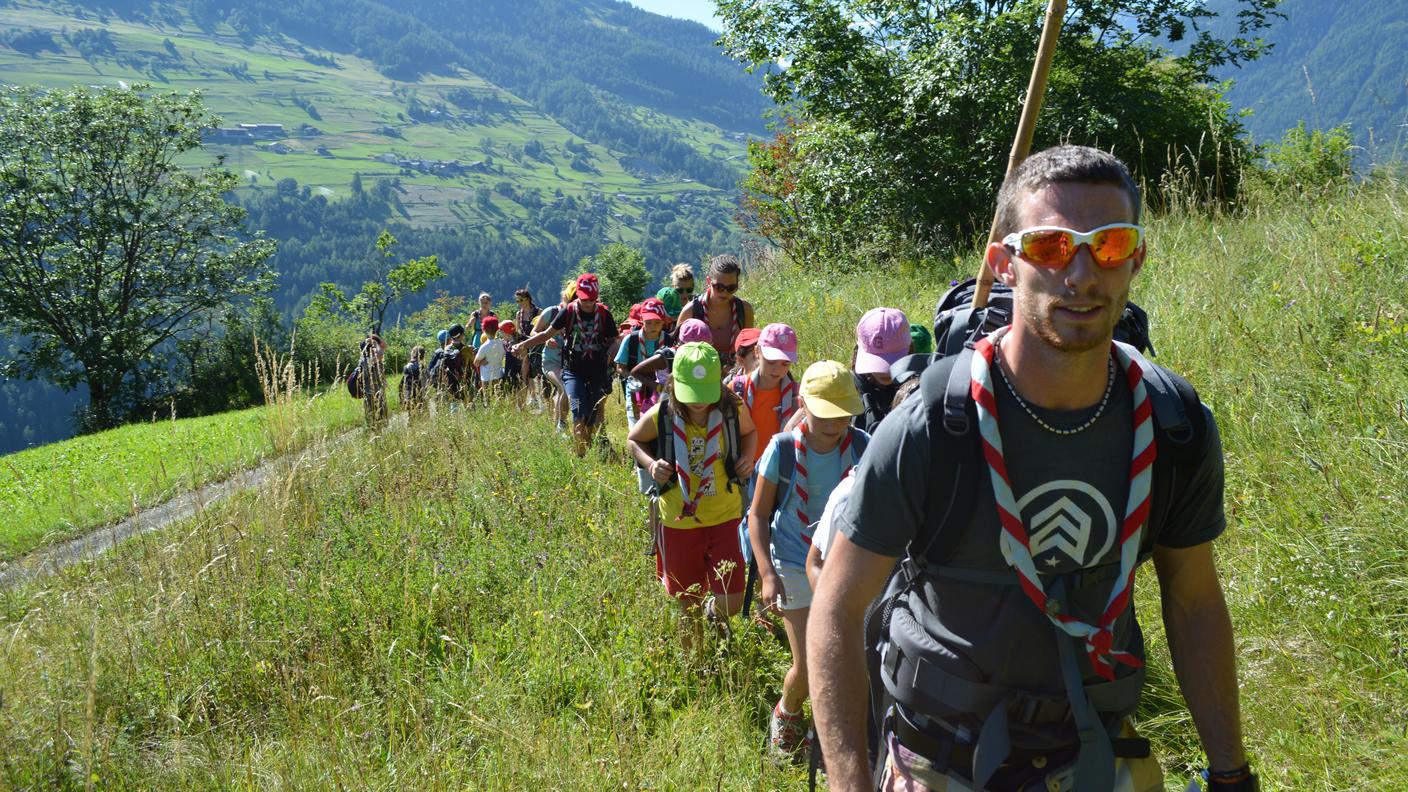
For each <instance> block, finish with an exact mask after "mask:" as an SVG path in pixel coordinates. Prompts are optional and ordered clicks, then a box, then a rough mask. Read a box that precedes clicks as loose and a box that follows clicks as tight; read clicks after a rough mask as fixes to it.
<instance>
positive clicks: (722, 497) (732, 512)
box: [643, 404, 743, 528]
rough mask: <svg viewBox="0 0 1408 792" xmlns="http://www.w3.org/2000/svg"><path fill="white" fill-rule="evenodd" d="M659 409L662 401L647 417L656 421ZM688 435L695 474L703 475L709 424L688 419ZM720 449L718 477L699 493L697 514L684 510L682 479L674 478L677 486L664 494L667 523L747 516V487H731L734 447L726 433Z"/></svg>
mask: <svg viewBox="0 0 1408 792" xmlns="http://www.w3.org/2000/svg"><path fill="white" fill-rule="evenodd" d="M659 412H660V405H659V404H656V405H655V406H654V407H651V408H650V409H649V410H647V411H646V413H645V416H643V417H645V418H648V419H649V420H651V421H654V420H656V416H657V415H658V413H659ZM667 428H668V427H667ZM724 434H727V433H724ZM684 435H685V437H686V438H687V439H688V440H689V469H690V470H692V471H693V472H694V475H695V476H699V475H700V474H702V473H703V472H704V470H703V468H702V467H701V466H702V465H703V464H704V447H705V444H706V443H705V441H706V440H707V437H708V428H707V427H704V426H696V425H694V424H693V423H690V422H689V421H685V423H684ZM670 442H674V441H673V440H671V441H670ZM719 451H720V453H719V458H718V459H717V460H715V462H714V478H713V480H712V481H711V482H709V486H708V487H706V488H705V490H704V493H703V494H702V495H700V496H699V506H698V508H697V509H696V510H695V512H694V516H693V517H685V516H683V515H682V514H681V512H683V511H684V494H683V493H682V492H681V491H680V485H679V481H677V480H676V481H674V483H673V486H671V487H670V489H669V490H667V491H666V492H665V494H664V495H662V496H661V497H660V519H661V521H663V522H664V523H665V525H668V526H669V527H671V528H703V527H705V526H708V525H721V524H723V523H726V522H731V521H733V520H737V519H739V518H741V517H742V516H743V488H742V487H741V486H738V485H734V486H733V487H732V488H730V487H729V483H728V470H727V469H726V468H725V467H724V462H723V461H724V458H725V457H726V456H727V455H729V454H732V453H733V450H732V449H730V448H728V443H727V441H726V440H725V439H724V435H720V437H719Z"/></svg>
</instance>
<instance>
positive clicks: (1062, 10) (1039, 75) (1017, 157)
mask: <svg viewBox="0 0 1408 792" xmlns="http://www.w3.org/2000/svg"><path fill="white" fill-rule="evenodd" d="M1065 16H1066V0H1050V2H1048V3H1047V4H1046V19H1045V21H1043V22H1042V24H1041V42H1040V43H1039V44H1038V45H1037V48H1036V63H1035V64H1033V65H1032V79H1031V82H1029V83H1027V99H1026V101H1025V102H1023V103H1022V118H1021V120H1020V121H1018V122H1017V137H1016V138H1015V139H1014V140H1013V141H1012V152H1011V153H1010V154H1008V155H1007V173H1006V174H1005V176H1010V175H1012V171H1014V170H1016V169H1017V166H1018V165H1021V164H1022V160H1024V159H1026V158H1027V155H1028V154H1030V153H1031V150H1032V137H1033V136H1034V135H1036V117H1037V116H1038V115H1040V114H1041V100H1042V98H1043V97H1044V96H1045V95H1046V77H1047V75H1049V74H1050V73H1051V59H1052V57H1053V56H1055V55H1056V39H1057V37H1058V36H1060V35H1061V21H1062V20H1063V19H1064V18H1065ZM1005 176H1004V178H1005ZM997 235H998V230H997V215H996V214H994V215H993V218H992V228H991V229H990V230H989V231H988V244H989V245H991V244H992V243H994V242H998V241H1001V240H999V239H998V236H997ZM992 281H993V272H992V270H991V269H990V268H989V267H988V259H987V253H986V252H984V254H983V257H982V260H981V261H979V262H978V288H977V289H976V290H974V292H973V307H974V308H986V307H987V305H988V294H989V293H991V292H992Z"/></svg>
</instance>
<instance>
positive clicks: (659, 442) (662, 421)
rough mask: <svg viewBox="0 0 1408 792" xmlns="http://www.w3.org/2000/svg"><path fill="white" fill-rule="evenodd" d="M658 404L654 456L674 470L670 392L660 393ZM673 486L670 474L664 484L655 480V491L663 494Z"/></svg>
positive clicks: (673, 431)
mask: <svg viewBox="0 0 1408 792" xmlns="http://www.w3.org/2000/svg"><path fill="white" fill-rule="evenodd" d="M658 404H659V406H658V407H657V408H656V411H655V458H656V459H659V460H660V461H661V462H664V463H666V464H668V465H669V466H670V469H671V470H674V467H675V442H674V440H675V438H674V435H675V427H674V425H673V421H672V419H671V413H670V394H668V393H662V394H661V395H660V401H659V402H658ZM673 486H675V479H674V478H673V474H672V477H671V478H670V480H669V481H667V482H665V483H664V484H661V483H659V482H656V484H655V491H656V493H658V494H660V495H663V494H665V492H667V491H668V490H669V489H670V488H671V487H673Z"/></svg>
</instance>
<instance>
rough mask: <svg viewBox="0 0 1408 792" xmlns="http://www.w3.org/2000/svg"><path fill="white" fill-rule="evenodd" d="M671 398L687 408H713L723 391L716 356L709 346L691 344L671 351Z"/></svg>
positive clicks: (700, 343) (712, 348) (716, 352)
mask: <svg viewBox="0 0 1408 792" xmlns="http://www.w3.org/2000/svg"><path fill="white" fill-rule="evenodd" d="M671 373H672V374H673V375H674V379H675V397H676V398H678V399H679V400H680V401H682V402H687V403H689V404H713V403H714V402H716V401H718V400H719V395H720V393H721V391H722V390H723V374H722V373H721V371H720V366H719V352H718V350H716V349H714V347H713V345H711V344H705V343H703V342H700V341H695V342H693V343H690V344H685V345H684V346H681V347H680V348H679V349H676V350H675V363H674V367H673V368H672V369H671Z"/></svg>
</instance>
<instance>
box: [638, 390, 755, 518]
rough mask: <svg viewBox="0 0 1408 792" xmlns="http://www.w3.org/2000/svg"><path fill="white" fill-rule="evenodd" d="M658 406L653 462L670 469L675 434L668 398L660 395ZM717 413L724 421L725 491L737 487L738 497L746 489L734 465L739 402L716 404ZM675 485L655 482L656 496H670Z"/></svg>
mask: <svg viewBox="0 0 1408 792" xmlns="http://www.w3.org/2000/svg"><path fill="white" fill-rule="evenodd" d="M659 404H660V409H659V410H658V411H656V413H655V431H656V436H655V458H656V459H660V460H663V461H665V462H667V463H669V465H670V467H671V469H673V468H674V466H675V440H674V437H675V430H674V414H673V413H672V412H671V409H670V408H671V402H670V396H669V394H661V396H660V402H659ZM719 410H720V411H721V412H723V418H724V472H725V473H727V474H728V482H727V487H728V491H729V492H733V491H734V488H735V487H737V489H738V490H739V492H740V493H742V492H746V491H747V487H745V486H744V485H743V481H742V480H741V479H740V478H739V476H738V471H737V469H736V468H735V466H734V464H733V458H734V455H735V454H737V453H738V447H739V428H738V402H736V401H734V400H733V399H731V398H725V399H723V400H722V401H721V402H719ZM676 483H677V482H676V481H675V479H674V478H673V477H672V478H671V479H670V480H669V481H667V482H665V483H664V484H661V483H660V482H658V481H657V482H655V496H656V497H659V496H661V495H664V494H665V493H666V492H669V491H670V488H671V487H674V486H675V484H676Z"/></svg>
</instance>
